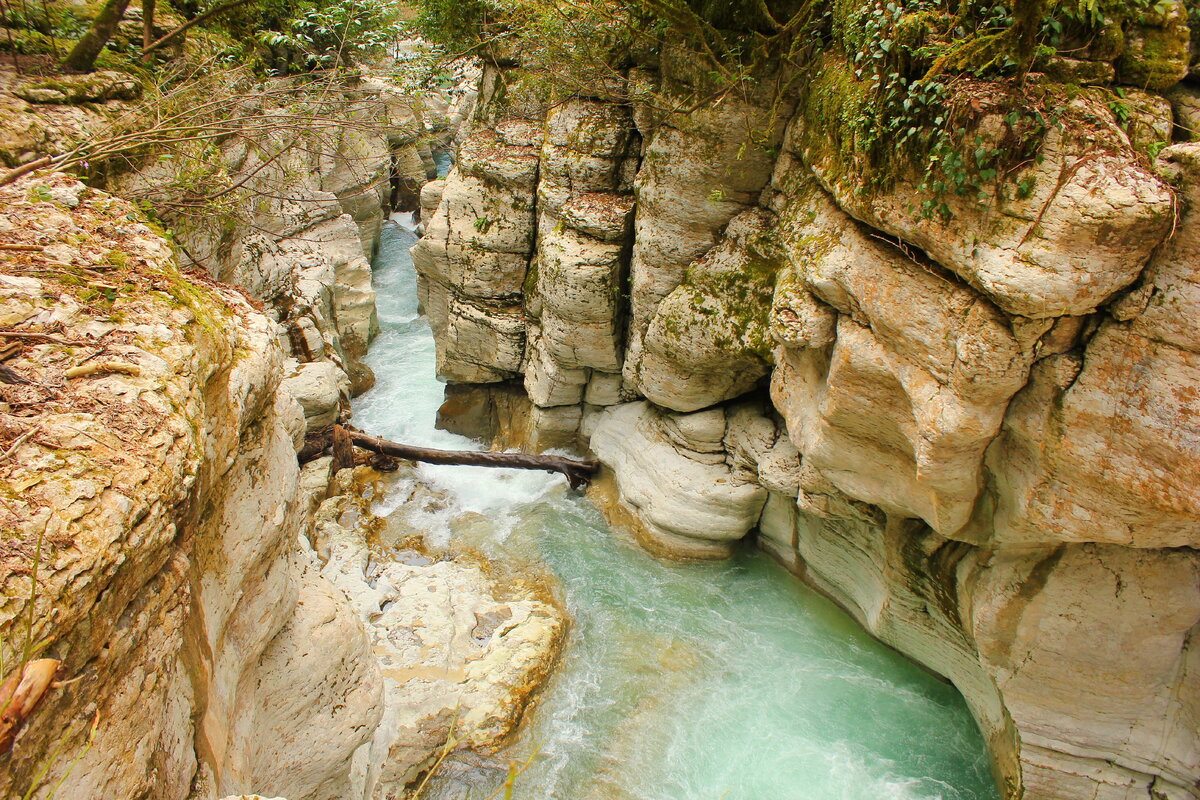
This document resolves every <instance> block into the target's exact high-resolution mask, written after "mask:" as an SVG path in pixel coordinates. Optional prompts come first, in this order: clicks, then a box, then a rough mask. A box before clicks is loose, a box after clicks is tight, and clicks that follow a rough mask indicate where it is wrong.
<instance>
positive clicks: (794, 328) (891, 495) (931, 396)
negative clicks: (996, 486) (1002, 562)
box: [772, 190, 1048, 536]
mask: <svg viewBox="0 0 1200 800" xmlns="http://www.w3.org/2000/svg"><path fill="white" fill-rule="evenodd" d="M782 208H783V211H782V212H781V214H782V215H781V222H780V227H781V232H780V236H781V239H782V240H783V242H784V244H783V246H784V248H785V250H786V251H787V253H788V256H787V258H788V261H789V262H790V263H791V265H792V267H791V269H792V270H794V271H795V272H796V273H797V278H796V279H794V281H793V282H790V283H788V284H787V285H786V286H785V289H786V291H787V292H788V295H787V296H788V298H790V299H789V300H786V301H781V300H779V299H777V300H776V303H775V308H774V311H773V313H785V314H786V316H785V318H784V319H783V320H781V321H780V322H778V323H776V325H775V328H776V329H786V331H787V332H786V333H785V334H784V335H785V336H786V337H787V340H788V341H796V342H803V343H806V344H807V343H808V342H812V345H811V346H809V347H807V348H805V349H800V348H797V347H794V346H784V347H780V348H778V349H777V350H776V362H777V365H778V366H777V368H776V370H775V373H774V376H773V379H772V397H773V399H774V401H775V405H776V407H777V408H778V409H779V410H780V412H781V413H782V414H783V416H784V418H785V419H786V420H787V423H788V430H789V431H790V433H791V436H792V440H793V441H794V442H795V444H796V446H797V447H798V448H799V449H800V452H802V453H803V454H804V457H805V460H806V463H808V464H810V465H811V466H812V467H814V468H816V469H819V470H820V471H821V472H823V473H824V474H825V475H827V476H828V478H829V479H830V480H831V481H832V482H833V483H834V484H835V485H836V486H837V487H838V488H840V489H841V490H842V491H844V492H846V493H847V494H849V495H851V496H853V497H855V498H858V499H860V500H863V501H865V502H868V503H873V504H875V505H878V506H880V507H882V508H884V509H885V510H888V511H891V512H893V513H896V514H899V515H902V516H917V517H921V518H923V519H925V521H926V522H928V523H929V524H930V525H931V526H933V528H934V529H935V530H937V531H938V532H940V533H941V534H942V535H945V536H950V535H953V534H955V533H956V532H957V531H958V530H959V529H961V528H962V527H963V526H964V525H965V524H966V522H967V520H968V519H969V518H970V515H971V512H972V509H973V508H974V504H975V498H976V496H977V495H978V493H979V490H980V488H981V487H982V485H983V481H984V476H983V472H982V467H983V453H984V450H985V448H987V446H988V444H989V443H990V442H991V440H992V438H993V437H994V436H995V435H996V433H997V432H998V431H999V429H1000V422H1001V419H1002V417H1003V415H1004V412H1005V409H1006V408H1007V407H1008V401H1009V399H1010V398H1011V397H1012V396H1013V395H1014V394H1015V393H1016V392H1017V390H1019V389H1020V388H1021V387H1022V386H1023V385H1024V383H1025V381H1026V378H1027V376H1028V373H1029V368H1030V365H1031V364H1032V363H1033V360H1034V349H1035V345H1036V344H1037V339H1038V337H1039V336H1040V335H1041V334H1042V333H1043V332H1044V331H1045V330H1046V328H1047V327H1048V325H1047V324H1045V323H1029V324H1019V323H1013V322H1012V321H1010V320H1009V319H1008V318H1007V317H1006V316H1005V315H1004V314H1002V313H1001V312H1000V311H999V310H998V309H997V308H996V307H995V306H993V305H992V304H991V303H990V302H988V301H987V300H986V299H985V298H983V297H981V296H980V295H979V294H978V293H976V292H975V291H974V290H972V289H970V288H969V287H966V286H963V285H962V284H961V283H959V282H957V281H955V280H954V279H952V278H950V277H948V276H945V275H942V274H939V273H938V272H937V271H936V269H934V268H928V267H925V266H923V265H922V264H920V263H916V262H914V261H913V260H911V259H909V258H907V257H906V256H905V255H904V253H903V252H901V251H900V250H898V249H896V248H892V247H889V246H888V245H887V244H885V243H883V242H879V241H877V240H875V239H871V238H869V237H868V236H867V235H866V234H865V233H863V232H862V231H861V230H860V228H859V227H858V225H857V224H856V223H855V222H854V221H853V220H851V219H850V218H849V217H847V216H846V215H844V214H843V213H842V212H841V211H840V210H838V209H837V208H836V207H835V206H834V205H833V204H832V203H831V202H829V201H828V200H827V199H826V198H825V197H824V195H823V193H822V192H821V191H820V190H805V191H803V192H799V193H797V194H796V195H795V199H794V200H793V201H785V203H784V205H783V206H782ZM800 280H803V281H804V285H805V286H806V289H800V288H798V285H799V282H800ZM810 296H815V298H816V300H819V302H816V300H813V299H809V297H810ZM796 298H800V299H802V300H804V301H805V302H804V303H801V304H797V302H796ZM827 309H836V311H837V313H838V322H837V328H836V338H835V339H834V341H833V347H832V350H830V349H829V348H828V346H827V345H828V340H829V334H828V332H827V329H828V324H829V323H828V319H829V316H830V312H829V311H828V310H827ZM801 315H804V316H801Z"/></svg>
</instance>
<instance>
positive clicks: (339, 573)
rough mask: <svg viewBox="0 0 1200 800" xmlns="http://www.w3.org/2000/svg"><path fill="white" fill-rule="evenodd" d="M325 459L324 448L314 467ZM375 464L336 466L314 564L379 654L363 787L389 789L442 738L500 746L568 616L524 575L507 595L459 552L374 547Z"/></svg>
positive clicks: (416, 768)
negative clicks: (368, 497) (379, 690)
mask: <svg viewBox="0 0 1200 800" xmlns="http://www.w3.org/2000/svg"><path fill="white" fill-rule="evenodd" d="M329 466H330V459H323V461H322V462H316V463H314V464H312V465H311V466H310V468H309V470H310V471H320V470H322V469H323V470H325V471H326V472H327V471H328V470H329ZM371 475H372V471H371V470H370V469H368V468H365V467H362V468H359V469H358V470H357V474H352V473H351V472H349V471H343V472H342V473H340V474H339V476H338V478H337V479H336V481H335V483H334V486H333V487H332V488H331V491H332V492H334V494H333V496H331V497H329V498H327V499H326V500H324V501H323V502H322V503H321V505H320V507H319V508H318V509H317V512H316V515H315V518H314V527H313V533H312V541H313V545H314V546H315V548H316V553H317V555H318V558H319V559H320V561H321V562H322V563H323V566H322V568H321V573H322V574H323V575H324V576H325V577H326V578H328V580H329V581H330V582H331V583H333V584H334V585H335V586H337V587H338V588H339V589H341V590H342V591H343V592H344V593H345V595H346V597H348V598H349V599H350V604H351V605H352V606H353V608H354V610H355V611H357V612H358V615H359V617H360V619H361V620H362V622H363V624H364V625H365V626H366V628H367V631H368V633H369V635H370V638H371V643H372V649H373V651H374V655H375V657H376V658H377V659H378V661H379V664H380V668H381V672H382V675H383V683H384V689H383V701H382V704H381V705H382V709H383V716H382V720H381V722H380V725H379V727H378V728H377V729H376V730H375V735H374V738H373V740H372V744H371V754H370V759H369V761H368V763H369V764H370V765H371V766H370V769H369V771H368V786H367V796H368V797H395V796H400V795H401V794H402V793H403V791H404V789H405V787H406V786H408V785H410V784H411V783H413V781H415V780H416V779H418V778H419V777H420V775H421V774H422V772H423V771H424V770H427V769H429V768H430V766H431V765H432V764H433V762H434V761H435V760H436V759H437V757H438V756H440V755H441V754H442V753H443V752H444V751H446V748H447V747H450V748H451V749H460V750H466V749H470V750H475V751H479V752H491V751H494V750H495V749H497V748H498V747H499V746H500V745H501V744H502V743H503V742H504V741H505V739H506V737H507V736H508V735H509V734H510V733H511V732H512V731H513V730H514V729H515V728H516V726H517V723H518V722H520V720H521V715H522V713H523V712H524V710H525V706H526V704H527V703H528V701H529V699H530V697H531V695H532V694H533V692H534V691H535V690H536V689H537V688H538V687H539V686H540V685H541V684H542V682H543V681H544V680H545V679H546V678H547V677H548V676H549V674H550V669H551V668H552V666H553V665H554V663H555V661H556V659H557V656H558V651H559V648H560V646H561V644H562V641H563V639H564V638H565V635H566V627H567V626H566V618H565V615H564V614H563V613H562V612H561V611H559V609H558V608H557V607H556V606H554V605H553V604H551V603H549V602H547V601H546V600H545V599H541V598H539V597H538V596H537V593H536V592H535V591H533V590H532V588H531V587H525V586H521V585H519V584H518V585H510V586H508V587H506V591H505V593H504V594H503V595H502V594H501V592H500V587H499V584H498V583H497V582H496V581H495V580H493V579H492V578H491V577H489V576H488V575H487V574H486V572H485V565H483V564H478V563H470V562H469V561H467V560H466V559H464V558H463V557H461V556H460V557H457V558H454V557H449V558H448V557H444V556H439V555H427V554H425V553H423V552H421V551H420V550H413V549H408V550H405V551H402V552H400V553H390V554H389V555H388V557H387V558H383V557H380V556H378V555H374V556H373V554H372V552H371V550H370V547H369V546H368V543H367V539H368V535H369V534H370V532H371V531H372V529H374V528H378V526H379V525H380V524H381V523H382V520H380V519H378V518H377V517H374V516H373V515H372V514H371V512H370V509H369V506H370V503H369V502H367V501H365V500H364V499H363V498H362V493H361V492H360V491H356V487H355V483H356V481H357V482H360V483H361V482H365V481H370V480H371ZM376 477H378V475H377V474H376ZM309 696H311V695H309ZM272 785H274V784H272Z"/></svg>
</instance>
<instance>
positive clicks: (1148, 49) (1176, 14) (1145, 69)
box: [1116, 0, 1191, 89]
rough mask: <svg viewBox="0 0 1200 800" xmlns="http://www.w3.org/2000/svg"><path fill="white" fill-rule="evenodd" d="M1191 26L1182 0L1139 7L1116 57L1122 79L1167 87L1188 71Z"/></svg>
mask: <svg viewBox="0 0 1200 800" xmlns="http://www.w3.org/2000/svg"><path fill="white" fill-rule="evenodd" d="M1190 45H1191V30H1190V29H1189V28H1188V10H1187V6H1185V5H1184V3H1183V0H1165V2H1161V3H1158V4H1156V5H1154V6H1152V7H1151V8H1148V9H1146V10H1144V11H1142V12H1141V13H1140V14H1139V15H1138V16H1137V17H1136V19H1135V20H1134V22H1133V24H1132V25H1128V26H1127V27H1126V31H1125V50H1124V52H1123V53H1121V57H1120V58H1119V59H1117V63H1116V67H1117V77H1118V80H1120V82H1121V83H1127V84H1129V85H1131V86H1137V87H1140V88H1142V89H1168V88H1170V87H1171V86H1173V85H1175V84H1176V83H1178V82H1179V81H1181V80H1183V78H1184V77H1185V76H1186V75H1187V73H1188V62H1189V61H1190V59H1191V50H1190Z"/></svg>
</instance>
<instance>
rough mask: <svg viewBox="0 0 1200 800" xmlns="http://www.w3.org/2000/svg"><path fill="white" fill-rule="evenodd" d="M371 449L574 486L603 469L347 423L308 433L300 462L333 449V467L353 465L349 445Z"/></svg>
mask: <svg viewBox="0 0 1200 800" xmlns="http://www.w3.org/2000/svg"><path fill="white" fill-rule="evenodd" d="M347 443H348V444H350V445H353V446H354V447H359V448H362V449H363V450H368V451H370V452H372V453H378V454H380V455H383V456H389V457H391V458H403V459H406V460H408V461H423V462H425V463H426V464H454V465H457V466H464V467H504V468H508V469H539V470H545V471H546V472H557V473H559V474H561V475H563V476H565V477H566V479H567V483H568V484H570V486H571V488H572V489H578V488H579V487H581V486H586V485H587V484H589V483H591V480H592V478H594V477H595V476H596V473H597V472H599V471H600V462H599V461H580V460H578V459H574V458H566V457H564V456H550V455H530V454H528V453H488V452H481V451H478V450H434V449H433V448H429V447H415V446H413V445H409V444H401V443H399V442H391V441H388V440H387V439H380V438H378V437H375V436H370V435H368V434H365V433H363V432H361V431H356V430H353V429H352V428H349V427H346V426H344V425H334V426H333V427H332V428H331V429H329V430H328V431H319V432H317V433H315V434H312V435H310V436H309V438H308V440H307V441H306V442H305V445H304V449H303V450H301V451H300V460H301V462H304V461H310V460H312V459H313V458H316V457H317V456H318V455H320V454H321V453H324V452H325V451H326V450H328V449H330V448H331V447H332V448H333V456H334V470H335V471H337V470H339V469H344V468H346V467H347V466H351V465H352V464H353V459H351V458H349V457H348V456H347V448H346V445H347Z"/></svg>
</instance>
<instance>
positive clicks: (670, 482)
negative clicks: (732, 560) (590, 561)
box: [587, 402, 767, 558]
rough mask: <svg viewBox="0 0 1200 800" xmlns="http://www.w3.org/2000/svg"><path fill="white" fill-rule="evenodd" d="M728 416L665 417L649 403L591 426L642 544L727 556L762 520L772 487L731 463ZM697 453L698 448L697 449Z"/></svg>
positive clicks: (613, 412) (622, 408) (615, 411)
mask: <svg viewBox="0 0 1200 800" xmlns="http://www.w3.org/2000/svg"><path fill="white" fill-rule="evenodd" d="M724 422H725V421H724V412H722V411H718V410H714V411H706V412H702V413H701V414H699V415H688V414H678V415H675V414H664V413H663V412H661V411H659V410H657V409H655V408H654V406H652V405H650V404H649V403H645V402H638V403H626V404H624V405H619V406H612V407H609V408H607V409H605V410H604V411H603V412H601V413H599V414H598V415H597V416H596V418H595V419H592V420H590V421H589V422H588V423H587V425H588V428H589V432H590V436H591V448H592V450H593V452H594V453H595V454H596V457H597V458H599V459H600V460H601V461H602V462H603V463H604V465H605V466H606V467H608V468H609V469H610V470H612V474H613V476H614V477H615V481H616V488H617V489H618V491H619V498H620V499H619V502H620V504H621V505H622V506H623V507H624V508H625V509H626V511H627V512H628V513H629V515H630V519H631V521H632V522H633V523H634V526H635V527H634V532H635V533H636V534H637V535H638V536H639V539H640V540H641V541H642V542H643V543H644V544H646V545H647V546H648V547H650V548H651V549H652V550H654V551H656V552H660V553H663V554H664V555H669V556H672V557H677V558H722V557H725V556H727V555H729V553H730V551H731V548H732V546H733V544H734V543H735V542H736V541H737V540H739V539H741V538H742V537H743V536H745V535H746V534H747V533H749V532H750V530H751V529H752V528H753V527H754V525H755V523H757V521H758V518H759V515H760V514H761V512H762V507H763V504H764V503H765V502H766V499H767V493H766V490H765V489H763V488H762V487H761V486H759V485H758V484H757V483H753V482H739V481H738V480H736V478H735V475H734V472H733V470H732V468H731V467H730V466H729V465H728V464H726V463H725V458H724V451H723V445H722V439H723V437H724V431H725V424H724ZM692 448H697V449H692Z"/></svg>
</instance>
